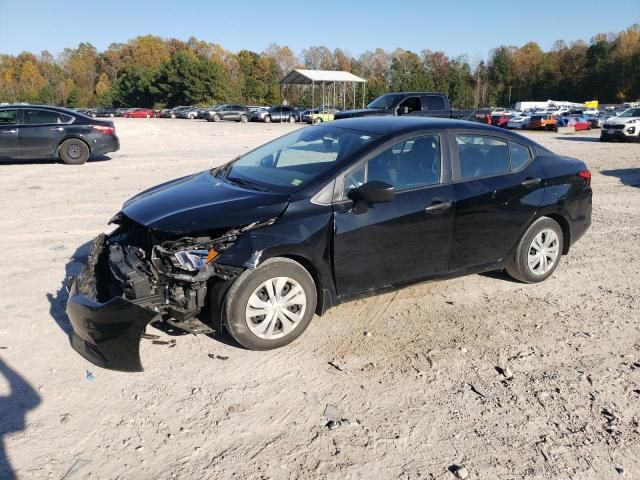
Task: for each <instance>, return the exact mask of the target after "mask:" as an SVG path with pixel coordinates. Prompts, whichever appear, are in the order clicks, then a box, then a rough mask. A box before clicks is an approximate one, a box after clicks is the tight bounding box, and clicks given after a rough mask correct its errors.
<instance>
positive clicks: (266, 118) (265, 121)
mask: <svg viewBox="0 0 640 480" xmlns="http://www.w3.org/2000/svg"><path fill="white" fill-rule="evenodd" d="M264 123H271V117H270V116H269V115H267V116H266V117H264Z"/></svg>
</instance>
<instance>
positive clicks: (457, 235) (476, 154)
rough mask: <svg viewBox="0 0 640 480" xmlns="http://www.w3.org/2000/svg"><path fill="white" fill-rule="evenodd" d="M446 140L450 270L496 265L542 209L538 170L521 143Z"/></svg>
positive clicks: (469, 136) (475, 135) (473, 135)
mask: <svg viewBox="0 0 640 480" xmlns="http://www.w3.org/2000/svg"><path fill="white" fill-rule="evenodd" d="M450 135H451V137H450V145H451V150H452V160H453V162H452V163H453V166H454V173H453V175H454V183H453V190H454V196H455V198H456V215H455V226H454V234H453V250H452V255H451V267H450V269H451V270H461V269H466V268H472V267H476V266H480V265H486V264H491V263H495V262H498V261H500V260H501V259H503V258H504V257H505V255H506V254H507V253H508V252H509V251H510V250H511V248H512V247H513V246H514V245H515V243H516V242H517V241H518V240H519V235H520V234H521V232H522V229H523V228H524V226H526V225H527V224H528V223H529V222H530V220H531V219H532V218H533V216H534V215H535V212H536V210H537V209H538V207H539V206H540V204H541V203H542V199H543V195H544V181H543V172H542V168H541V167H540V166H539V164H538V163H537V162H535V161H534V159H533V153H534V152H533V151H532V150H531V148H529V146H527V145H526V144H524V143H519V142H516V141H513V140H511V139H507V138H505V137H502V136H498V135H492V134H488V135H487V134H484V133H479V132H478V131H469V132H464V131H458V132H451V133H450Z"/></svg>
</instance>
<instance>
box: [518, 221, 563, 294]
mask: <svg viewBox="0 0 640 480" xmlns="http://www.w3.org/2000/svg"><path fill="white" fill-rule="evenodd" d="M563 241H564V237H563V234H562V228H560V225H558V222H556V221H555V220H552V219H551V218H548V217H542V218H539V219H538V220H536V221H535V222H533V224H532V225H531V226H530V227H529V228H528V230H527V231H526V232H525V234H524V235H523V236H522V238H521V239H520V243H519V244H518V248H517V249H516V254H515V257H514V258H513V261H512V262H511V264H509V265H508V266H507V267H506V270H507V273H508V274H509V275H511V276H512V277H513V278H515V279H516V280H520V281H521V282H524V283H538V282H542V281H543V280H546V279H547V278H549V277H550V276H551V274H553V272H554V271H555V269H556V267H557V266H558V263H560V257H561V256H562V246H563Z"/></svg>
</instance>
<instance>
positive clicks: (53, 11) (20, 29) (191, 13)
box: [0, 0, 640, 59]
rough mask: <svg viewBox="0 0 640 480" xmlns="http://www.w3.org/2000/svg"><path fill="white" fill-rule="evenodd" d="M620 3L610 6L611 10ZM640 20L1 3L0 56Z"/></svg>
mask: <svg viewBox="0 0 640 480" xmlns="http://www.w3.org/2000/svg"><path fill="white" fill-rule="evenodd" d="M608 5H610V6H611V8H609V7H608ZM634 22H640V1H638V0H627V1H620V2H615V7H613V3H607V2H603V1H602V0H599V1H594V0H582V1H580V2H577V1H575V0H573V1H572V0H564V1H547V0H537V1H534V0H529V1H524V2H523V1H522V0H510V1H491V0H487V1H484V2H480V1H471V0H449V1H437V2H431V1H427V0H423V1H419V0H384V1H376V0H369V1H361V0H351V1H350V0H342V1H336V0H321V1H309V0H296V1H292V0H281V1H280V0H262V1H253V0H246V1H242V0H225V1H206V2H205V1H198V0H181V1H175V0H174V1H163V0H155V1H148V0H139V1H136V0H130V1H123V0H106V1H97V2H87V1H84V2H81V1H78V0H76V1H69V0H50V1H43V0H40V1H30V0H0V53H9V54H17V53H20V52H21V51H23V50H28V51H32V52H36V53H39V52H40V51H41V50H45V49H46V50H49V51H50V52H51V53H54V54H57V53H60V52H61V51H62V50H63V49H64V48H65V47H75V46H77V45H78V43H80V42H90V43H92V44H93V45H95V46H96V47H97V48H98V50H104V49H105V48H106V47H108V46H109V44H110V43H113V42H125V41H126V40H128V39H130V38H133V37H135V36H137V35H144V34H154V35H159V36H162V37H174V38H178V39H181V40H187V39H188V38H189V36H191V35H194V36H196V37H197V38H199V39H201V40H207V41H210V42H215V43H220V44H221V45H222V46H223V47H224V48H226V49H228V50H232V51H238V50H240V49H242V48H247V49H250V50H254V51H258V52H259V51H262V50H263V49H264V48H266V47H267V46H268V45H269V44H270V43H273V42H275V43H278V44H280V45H288V46H290V47H291V48H292V49H293V51H294V52H295V53H296V54H299V53H300V51H301V50H302V49H303V48H306V47H308V46H310V45H325V46H327V47H329V48H330V49H334V48H336V47H340V48H342V49H343V50H345V51H346V52H348V53H349V54H351V55H358V54H359V53H361V52H363V51H365V50H367V49H371V50H373V49H375V48H376V47H382V48H385V49H387V50H392V49H394V48H396V47H401V48H405V49H408V50H413V51H420V50H422V49H424V48H429V49H431V50H442V51H444V52H445V53H447V54H449V55H453V56H456V55H460V54H466V55H468V56H469V57H470V58H471V59H474V58H478V57H486V55H487V53H488V52H489V50H490V49H491V48H492V47H495V46H498V45H501V44H508V45H522V44H524V43H526V42H527V41H530V40H533V41H536V42H538V43H539V44H540V45H541V46H542V48H543V49H545V50H547V49H549V48H550V47H551V45H552V44H553V42H554V41H555V40H558V39H563V40H565V41H567V42H569V41H572V40H577V39H584V40H587V41H588V40H589V39H590V38H591V37H592V36H593V35H594V34H596V33H599V32H618V31H620V30H623V29H625V28H627V27H629V26H630V25H631V24H633V23H634Z"/></svg>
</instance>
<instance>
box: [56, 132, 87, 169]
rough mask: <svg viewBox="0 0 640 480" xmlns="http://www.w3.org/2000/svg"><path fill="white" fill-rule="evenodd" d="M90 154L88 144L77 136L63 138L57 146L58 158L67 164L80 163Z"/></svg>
mask: <svg viewBox="0 0 640 480" xmlns="http://www.w3.org/2000/svg"><path fill="white" fill-rule="evenodd" d="M90 155H91V151H90V150H89V146H88V145H87V144H86V143H84V142H83V141H82V140H79V139H77V138H70V139H69V140H65V141H64V142H62V143H61V144H60V147H59V148H58V156H59V157H60V160H62V161H63V162H64V163H66V164H67V165H82V164H83V163H85V162H86V161H87V160H89V156H90Z"/></svg>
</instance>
